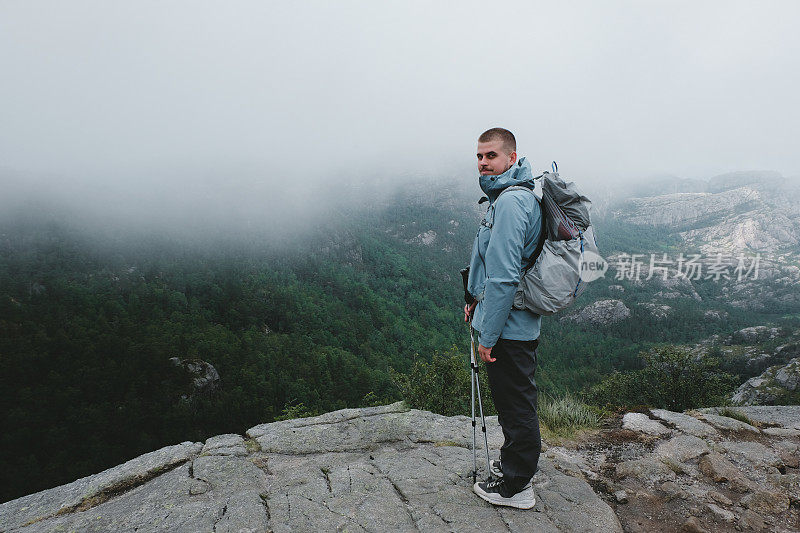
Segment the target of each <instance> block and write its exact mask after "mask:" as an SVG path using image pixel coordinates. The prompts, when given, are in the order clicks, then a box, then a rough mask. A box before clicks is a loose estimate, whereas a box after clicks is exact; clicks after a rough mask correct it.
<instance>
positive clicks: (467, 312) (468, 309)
mask: <svg viewBox="0 0 800 533" xmlns="http://www.w3.org/2000/svg"><path fill="white" fill-rule="evenodd" d="M476 305H478V302H472V303H471V304H466V305H465V306H464V322H469V321H470V319H471V318H472V312H473V311H474V310H475V306H476Z"/></svg>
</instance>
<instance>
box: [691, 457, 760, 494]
mask: <svg viewBox="0 0 800 533" xmlns="http://www.w3.org/2000/svg"><path fill="white" fill-rule="evenodd" d="M698 467H699V468H700V471H701V472H702V473H703V474H705V475H706V476H708V477H709V478H711V480H713V481H714V482H715V483H722V482H728V485H729V486H730V488H731V489H732V490H735V491H737V492H746V491H748V490H751V489H752V488H753V487H754V483H753V482H752V481H750V479H749V478H747V477H746V476H745V475H744V474H743V473H742V471H741V470H739V468H737V467H736V465H734V464H733V463H731V462H730V461H729V460H728V459H726V458H725V457H724V456H722V455H721V454H719V453H717V452H711V453H709V454H707V455H704V456H703V457H702V458H700V462H699V463H698Z"/></svg>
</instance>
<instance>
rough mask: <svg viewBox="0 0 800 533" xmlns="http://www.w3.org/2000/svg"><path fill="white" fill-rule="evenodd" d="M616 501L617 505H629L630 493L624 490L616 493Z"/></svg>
mask: <svg viewBox="0 0 800 533" xmlns="http://www.w3.org/2000/svg"><path fill="white" fill-rule="evenodd" d="M614 499H615V500H617V503H628V493H627V492H625V491H624V490H618V491H616V492H615V493H614Z"/></svg>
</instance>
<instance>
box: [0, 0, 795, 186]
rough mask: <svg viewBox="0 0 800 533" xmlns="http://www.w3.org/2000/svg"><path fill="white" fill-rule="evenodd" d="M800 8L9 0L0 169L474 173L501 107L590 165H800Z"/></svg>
mask: <svg viewBox="0 0 800 533" xmlns="http://www.w3.org/2000/svg"><path fill="white" fill-rule="evenodd" d="M799 20H800V2H798V1H794V0H787V1H783V2H777V1H765V0H759V1H748V2H737V1H731V0H720V1H701V0H690V1H646V0H639V1H611V0H604V1H602V2H601V1H592V2H531V1H520V2H486V1H482V2H464V1H459V2H444V1H442V2H432V1H425V2H413V1H409V0H403V1H397V2H376V1H370V2H367V1H364V2H343V1H337V2H330V1H323V2H310V1H305V2H304V1H298V2H285V1H284V2H265V1H257V0H245V1H231V0H225V1H216V2H208V1H206V2H203V1H197V0H191V1H141V0H137V1H121V0H116V1H108V0H98V1H92V2H88V1H78V0H70V1H68V2H65V1H62V0H55V1H51V2H41V1H34V0H0V72H1V73H2V82H0V169H2V170H0V174H2V173H5V176H6V178H5V179H8V177H7V176H9V175H11V174H12V173H15V174H14V175H18V174H16V172H19V171H23V172H25V173H26V174H25V175H46V176H48V178H47V179H49V180H53V184H54V185H53V186H54V187H56V186H60V187H70V186H72V184H74V183H78V182H82V181H84V182H85V181H86V180H93V182H94V183H101V184H105V185H108V186H112V185H114V186H116V185H120V186H123V185H124V186H131V184H138V183H146V182H148V180H155V181H157V182H161V183H170V184H171V185H170V186H171V187H173V188H174V189H175V190H180V188H181V187H183V186H184V184H185V183H188V184H195V185H196V184H198V183H202V182H203V180H207V181H212V182H213V181H214V180H227V181H228V183H236V180H237V179H241V180H243V181H242V182H241V183H242V184H243V185H242V189H241V190H242V192H243V193H245V194H246V193H247V192H248V191H247V188H248V187H249V186H250V185H248V184H252V183H255V182H258V183H261V184H262V185H263V186H264V187H267V188H272V187H276V186H277V187H282V186H284V185H285V184H286V183H288V182H294V183H297V182H298V181H308V180H324V181H326V182H329V183H330V182H332V181H333V180H336V179H341V178H342V177H343V176H355V177H358V176H373V175H374V176H382V177H386V176H392V175H395V174H397V173H402V174H411V175H415V176H419V175H427V174H431V175H460V173H461V172H464V173H465V174H466V175H465V176H464V179H474V178H475V177H476V176H477V174H476V173H475V171H474V158H475V155H474V151H475V139H476V137H477V135H478V134H480V133H481V132H482V131H483V130H485V129H487V128H489V127H492V126H503V127H506V128H509V129H511V130H512V131H514V132H515V133H516V135H517V139H518V146H519V151H520V154H521V155H527V156H528V157H529V158H530V159H531V160H532V161H533V162H534V167H535V168H536V169H537V170H541V169H543V168H545V167H546V166H547V162H548V161H549V160H551V159H556V160H558V161H559V164H560V166H561V168H562V171H563V172H564V173H565V174H569V176H570V177H572V178H574V179H576V180H578V181H579V182H580V181H583V180H598V179H608V178H613V177H615V176H625V177H636V176H648V175H652V174H663V173H670V174H675V175H679V176H685V177H710V176H712V175H714V174H719V173H722V172H726V171H732V170H749V169H769V170H777V171H779V172H781V173H783V174H784V175H788V176H794V175H798V174H800V150H798V146H799V145H800V143H799V142H798V141H799V140H800V84H799V83H798V81H800V68H799V67H800V59H799V58H800V31H798V30H797V23H798V21H799ZM12 171H13V172H12ZM0 179H3V178H2V177H0ZM0 183H1V182H0ZM56 183H57V184H58V185H56Z"/></svg>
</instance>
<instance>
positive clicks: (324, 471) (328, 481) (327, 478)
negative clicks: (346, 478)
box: [320, 466, 333, 494]
mask: <svg viewBox="0 0 800 533" xmlns="http://www.w3.org/2000/svg"><path fill="white" fill-rule="evenodd" d="M320 471H321V472H322V475H323V476H324V477H325V484H326V485H327V486H328V492H330V493H331V494H333V488H332V487H331V477H330V476H329V475H328V473H329V472H330V470H328V469H327V468H326V467H324V466H322V467H320Z"/></svg>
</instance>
